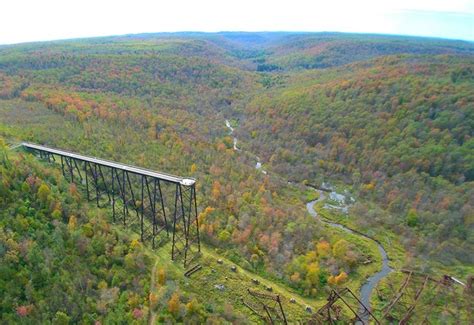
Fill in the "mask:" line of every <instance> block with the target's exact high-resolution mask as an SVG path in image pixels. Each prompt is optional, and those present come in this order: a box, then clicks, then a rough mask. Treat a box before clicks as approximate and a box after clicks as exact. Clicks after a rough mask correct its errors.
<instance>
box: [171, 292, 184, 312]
mask: <svg viewBox="0 0 474 325" xmlns="http://www.w3.org/2000/svg"><path fill="white" fill-rule="evenodd" d="M180 305H181V303H180V301H179V293H177V292H175V293H173V295H172V296H171V298H170V300H168V311H169V312H170V313H171V314H173V316H175V317H176V316H178V313H179V309H180Z"/></svg>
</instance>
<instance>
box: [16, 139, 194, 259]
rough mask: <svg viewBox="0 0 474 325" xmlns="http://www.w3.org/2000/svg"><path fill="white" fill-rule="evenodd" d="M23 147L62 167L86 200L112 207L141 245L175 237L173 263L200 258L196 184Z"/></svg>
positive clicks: (56, 151) (37, 147) (39, 147)
mask: <svg viewBox="0 0 474 325" xmlns="http://www.w3.org/2000/svg"><path fill="white" fill-rule="evenodd" d="M22 146H23V147H24V148H25V149H27V150H28V151H31V152H33V153H36V154H38V155H39V156H40V157H41V158H43V159H47V160H48V161H49V162H55V163H60V164H61V169H62V172H63V175H64V177H65V178H66V179H68V180H69V181H70V182H73V183H79V184H81V185H84V186H85V190H86V194H87V199H88V200H89V201H92V200H94V201H96V204H97V206H98V207H106V206H111V207H112V217H113V221H114V222H120V223H122V224H123V225H124V226H126V227H128V228H130V229H132V230H134V231H136V232H138V233H139V234H140V239H141V241H142V242H144V243H146V242H151V245H152V247H153V248H155V247H156V246H157V245H159V243H160V242H162V241H163V240H166V239H167V238H169V237H170V233H171V238H172V239H171V242H172V246H171V259H172V260H177V259H179V258H183V260H184V266H187V265H188V264H189V263H190V262H191V261H192V260H193V259H194V258H195V257H196V256H197V255H198V254H199V253H200V251H201V244H200V239H199V224H198V218H197V203H196V186H195V184H196V180H195V179H193V178H182V177H179V176H174V175H169V174H165V173H159V172H155V171H151V170H148V169H144V168H140V167H135V166H130V165H126V164H121V163H117V162H113V161H108V160H104V159H99V158H94V157H88V156H83V155H80V154H76V153H73V152H68V151H64V150H59V149H54V148H50V147H46V146H42V145H36V144H32V143H26V142H23V143H22ZM196 246H197V247H196Z"/></svg>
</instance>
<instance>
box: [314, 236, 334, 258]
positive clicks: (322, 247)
mask: <svg viewBox="0 0 474 325" xmlns="http://www.w3.org/2000/svg"><path fill="white" fill-rule="evenodd" d="M316 250H317V252H318V255H319V256H321V257H326V256H328V255H329V253H330V252H331V245H330V244H329V243H328V242H327V241H325V240H322V241H320V242H318V243H317V244H316Z"/></svg>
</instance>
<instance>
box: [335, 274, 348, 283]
mask: <svg viewBox="0 0 474 325" xmlns="http://www.w3.org/2000/svg"><path fill="white" fill-rule="evenodd" d="M346 280H347V273H346V272H344V271H341V273H339V275H337V276H336V278H335V281H336V284H342V283H344V282H346Z"/></svg>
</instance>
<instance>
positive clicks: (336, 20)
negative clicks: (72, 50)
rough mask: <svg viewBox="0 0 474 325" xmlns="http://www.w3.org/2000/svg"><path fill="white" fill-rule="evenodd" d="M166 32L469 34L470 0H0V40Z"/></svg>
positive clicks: (473, 27) (472, 32)
mask: <svg viewBox="0 0 474 325" xmlns="http://www.w3.org/2000/svg"><path fill="white" fill-rule="evenodd" d="M173 31H206V32H216V31H340V32H363V33H386V34H404V35H420V36H435V37H444V38H455V39H465V40H471V41H474V0H391V1H387V0H325V1H320V0H285V1H283V0H270V1H267V0H232V1H225V0H188V1H184V0H166V1H163V0H154V1H152V0H131V1H122V0H113V1H111V0H2V1H1V2H0V44H10V43H19V42H28V41H42V40H55V39H65V38H77V37H89V36H105V35H119V34H132V33H144V32H173Z"/></svg>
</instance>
